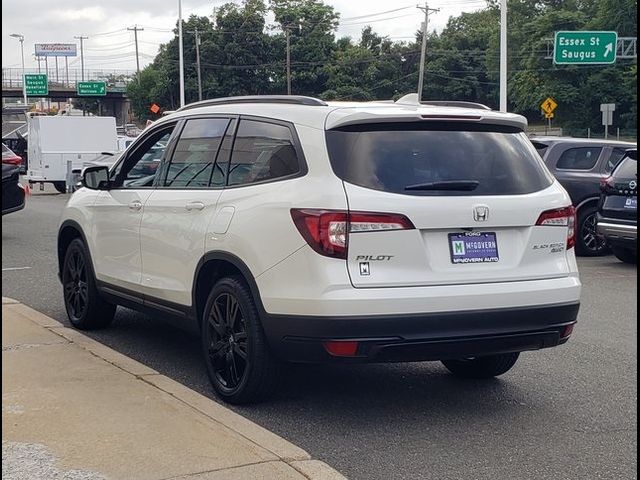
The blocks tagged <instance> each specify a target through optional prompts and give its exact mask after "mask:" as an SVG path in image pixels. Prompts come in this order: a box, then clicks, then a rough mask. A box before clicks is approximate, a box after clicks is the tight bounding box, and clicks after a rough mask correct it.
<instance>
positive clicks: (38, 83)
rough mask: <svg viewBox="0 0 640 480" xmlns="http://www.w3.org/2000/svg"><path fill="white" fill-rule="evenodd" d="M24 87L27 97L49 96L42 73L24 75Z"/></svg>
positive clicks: (47, 85) (47, 86) (45, 78)
mask: <svg viewBox="0 0 640 480" xmlns="http://www.w3.org/2000/svg"><path fill="white" fill-rule="evenodd" d="M24 86H25V91H26V93H27V96H28V97H29V96H31V97H37V96H39V95H49V82H48V80H47V75H46V74H44V73H25V74H24Z"/></svg>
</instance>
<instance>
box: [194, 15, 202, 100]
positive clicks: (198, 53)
mask: <svg viewBox="0 0 640 480" xmlns="http://www.w3.org/2000/svg"><path fill="white" fill-rule="evenodd" d="M191 33H194V34H195V36H196V65H197V68H198V100H199V101H202V74H201V73H200V34H199V33H198V27H196V29H195V30H194V31H193V32H191Z"/></svg>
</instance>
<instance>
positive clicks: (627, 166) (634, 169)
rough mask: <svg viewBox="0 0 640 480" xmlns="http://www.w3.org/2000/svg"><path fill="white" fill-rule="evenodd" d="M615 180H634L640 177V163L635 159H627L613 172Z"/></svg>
mask: <svg viewBox="0 0 640 480" xmlns="http://www.w3.org/2000/svg"><path fill="white" fill-rule="evenodd" d="M613 176H614V178H634V177H637V176H638V162H637V161H636V160H634V159H633V158H629V157H627V158H625V159H624V160H623V161H622V162H621V163H620V164H619V165H618V168H616V169H615V170H614V171H613Z"/></svg>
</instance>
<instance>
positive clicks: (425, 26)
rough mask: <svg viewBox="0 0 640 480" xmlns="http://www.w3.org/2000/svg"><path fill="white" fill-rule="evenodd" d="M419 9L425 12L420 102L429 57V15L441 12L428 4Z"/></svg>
mask: <svg viewBox="0 0 640 480" xmlns="http://www.w3.org/2000/svg"><path fill="white" fill-rule="evenodd" d="M418 8H419V9H420V10H422V11H423V12H424V26H423V29H422V50H421V52H420V76H419V77H418V101H421V100H422V89H423V87H424V67H425V61H426V57H427V31H428V29H427V27H428V26H429V13H431V12H433V13H437V12H439V11H440V9H438V8H429V4H428V3H427V2H425V3H424V7H421V6H420V5H418Z"/></svg>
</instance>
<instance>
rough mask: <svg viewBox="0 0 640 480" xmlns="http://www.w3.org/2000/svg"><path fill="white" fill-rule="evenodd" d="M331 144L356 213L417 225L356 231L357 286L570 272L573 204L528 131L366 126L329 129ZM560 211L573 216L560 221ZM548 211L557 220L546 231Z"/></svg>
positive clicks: (351, 252)
mask: <svg viewBox="0 0 640 480" xmlns="http://www.w3.org/2000/svg"><path fill="white" fill-rule="evenodd" d="M327 144H328V149H329V154H330V159H331V163H332V167H333V169H334V172H336V174H337V175H338V176H339V177H340V178H341V179H342V180H343V182H344V188H345V192H346V194H347V200H348V204H349V211H350V212H351V213H352V215H353V214H354V213H358V212H364V213H366V212H371V213H374V212H377V213H389V214H395V215H404V216H405V217H407V218H408V219H409V220H410V221H411V223H412V224H413V227H415V228H406V227H404V226H402V225H399V224H398V226H397V227H394V226H393V225H391V226H390V225H376V224H375V222H369V223H367V224H366V225H359V224H355V225H351V227H350V233H349V245H348V254H347V266H348V271H349V275H350V277H351V282H352V284H353V285H354V286H355V287H405V286H429V285H451V284H474V283H486V282H511V281H522V280H537V279H548V278H557V277H563V276H567V275H568V274H569V270H570V266H569V263H568V260H567V241H568V239H567V237H568V232H569V227H568V224H569V223H570V222H571V221H573V217H572V214H571V215H569V214H567V213H566V209H564V207H568V206H570V205H571V201H570V199H569V197H568V195H567V193H566V192H565V191H564V189H562V187H561V186H560V185H559V184H558V183H557V182H556V181H554V179H553V177H552V176H551V174H550V173H549V172H548V170H547V169H546V167H544V165H543V164H542V161H541V159H540V158H539V156H538V155H537V153H536V151H535V149H534V147H533V146H532V145H531V143H530V142H529V140H528V139H527V138H526V136H525V135H524V134H523V133H522V132H521V131H519V130H517V129H512V128H508V127H503V126H496V125H474V124H467V123H464V122H441V123H433V122H422V123H416V124H403V125H398V124H388V125H387V124H380V125H366V126H363V125H356V126H350V127H347V128H340V129H338V130H329V131H327ZM559 209H562V212H564V216H563V217H562V218H555V217H553V215H554V214H555V213H557V211H558V210H559ZM544 212H547V213H545V215H548V212H555V213H552V214H551V216H552V217H553V218H551V219H549V220H545V222H544V223H545V224H544V225H542V224H538V223H539V222H541V221H542V220H543V219H544V218H547V217H543V218H541V215H542V214H543V213H544ZM563 221H564V222H565V223H562V222H563Z"/></svg>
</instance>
